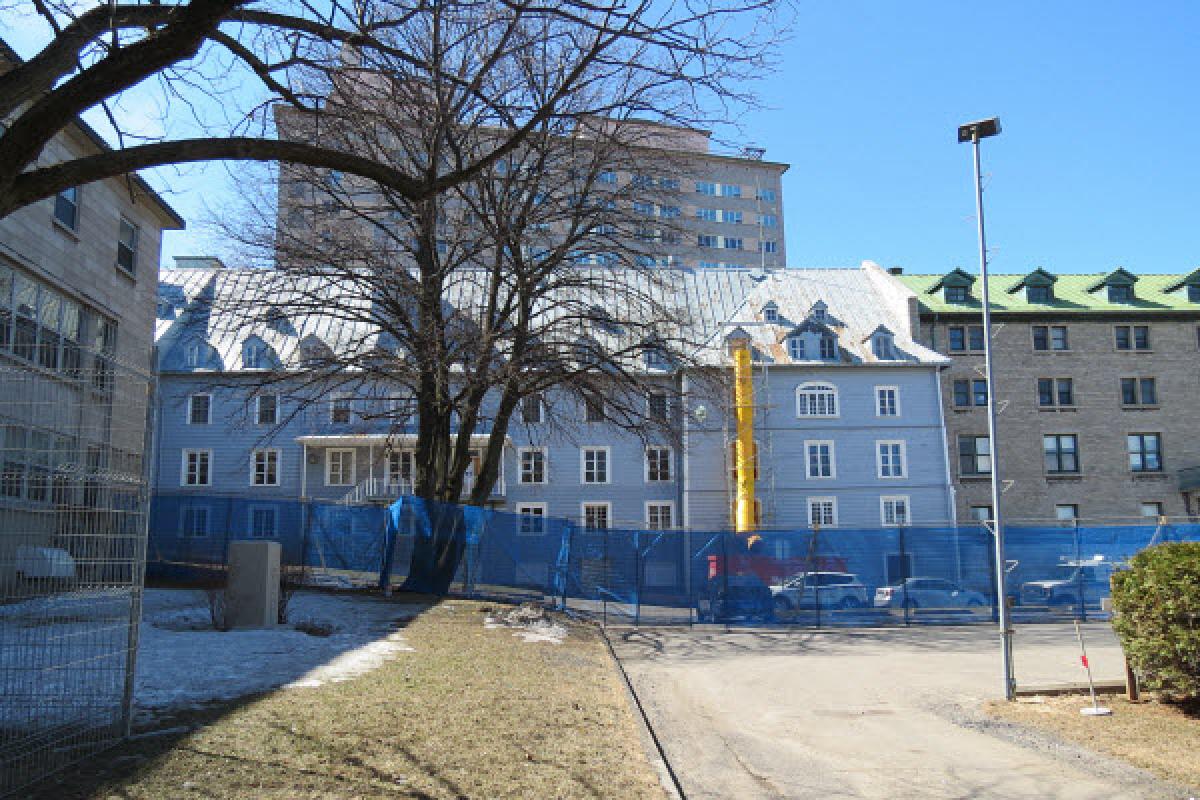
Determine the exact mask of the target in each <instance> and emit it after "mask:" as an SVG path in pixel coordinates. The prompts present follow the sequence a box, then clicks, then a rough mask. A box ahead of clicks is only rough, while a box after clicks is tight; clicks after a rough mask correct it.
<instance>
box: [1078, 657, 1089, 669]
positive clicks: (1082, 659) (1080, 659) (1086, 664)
mask: <svg viewBox="0 0 1200 800" xmlns="http://www.w3.org/2000/svg"><path fill="white" fill-rule="evenodd" d="M1079 662H1080V663H1081V664H1083V666H1085V667H1089V666H1091V665H1090V664H1088V660H1087V656H1080V657H1079Z"/></svg>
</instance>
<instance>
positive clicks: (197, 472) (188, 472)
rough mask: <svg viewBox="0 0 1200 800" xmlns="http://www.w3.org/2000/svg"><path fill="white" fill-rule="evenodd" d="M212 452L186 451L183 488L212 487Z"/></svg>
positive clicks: (184, 455) (184, 454) (184, 453)
mask: <svg viewBox="0 0 1200 800" xmlns="http://www.w3.org/2000/svg"><path fill="white" fill-rule="evenodd" d="M211 470H212V450H184V451H183V476H182V478H183V479H182V480H181V481H180V483H181V484H182V485H183V486H211V485H212V474H211Z"/></svg>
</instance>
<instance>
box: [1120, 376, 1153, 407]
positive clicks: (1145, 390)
mask: <svg viewBox="0 0 1200 800" xmlns="http://www.w3.org/2000/svg"><path fill="white" fill-rule="evenodd" d="M1121 405H1124V406H1154V405H1158V387H1157V383H1156V381H1155V379H1154V378H1121Z"/></svg>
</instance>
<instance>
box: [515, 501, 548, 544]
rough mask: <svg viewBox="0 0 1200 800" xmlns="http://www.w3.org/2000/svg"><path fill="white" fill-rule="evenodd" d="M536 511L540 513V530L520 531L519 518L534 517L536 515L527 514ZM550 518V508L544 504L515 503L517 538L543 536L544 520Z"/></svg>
mask: <svg viewBox="0 0 1200 800" xmlns="http://www.w3.org/2000/svg"><path fill="white" fill-rule="evenodd" d="M533 509H536V510H538V511H540V512H541V514H540V519H541V522H542V524H541V528H542V529H541V530H540V531H526V530H522V524H521V522H522V520H521V517H527V516H528V517H535V516H539V515H537V514H531V513H529V511H530V510H533ZM549 517H550V508H549V506H547V505H546V504H545V503H517V535H518V536H545V535H546V520H547V519H549Z"/></svg>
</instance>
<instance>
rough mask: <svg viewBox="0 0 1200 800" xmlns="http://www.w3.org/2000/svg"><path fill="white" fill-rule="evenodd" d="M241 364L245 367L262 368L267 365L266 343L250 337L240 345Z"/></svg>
mask: <svg viewBox="0 0 1200 800" xmlns="http://www.w3.org/2000/svg"><path fill="white" fill-rule="evenodd" d="M242 366H243V367H245V368H246V369H263V368H264V367H266V366H267V345H266V343H265V342H262V341H259V340H258V339H251V340H250V341H248V342H246V344H244V345H243V346H242Z"/></svg>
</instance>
